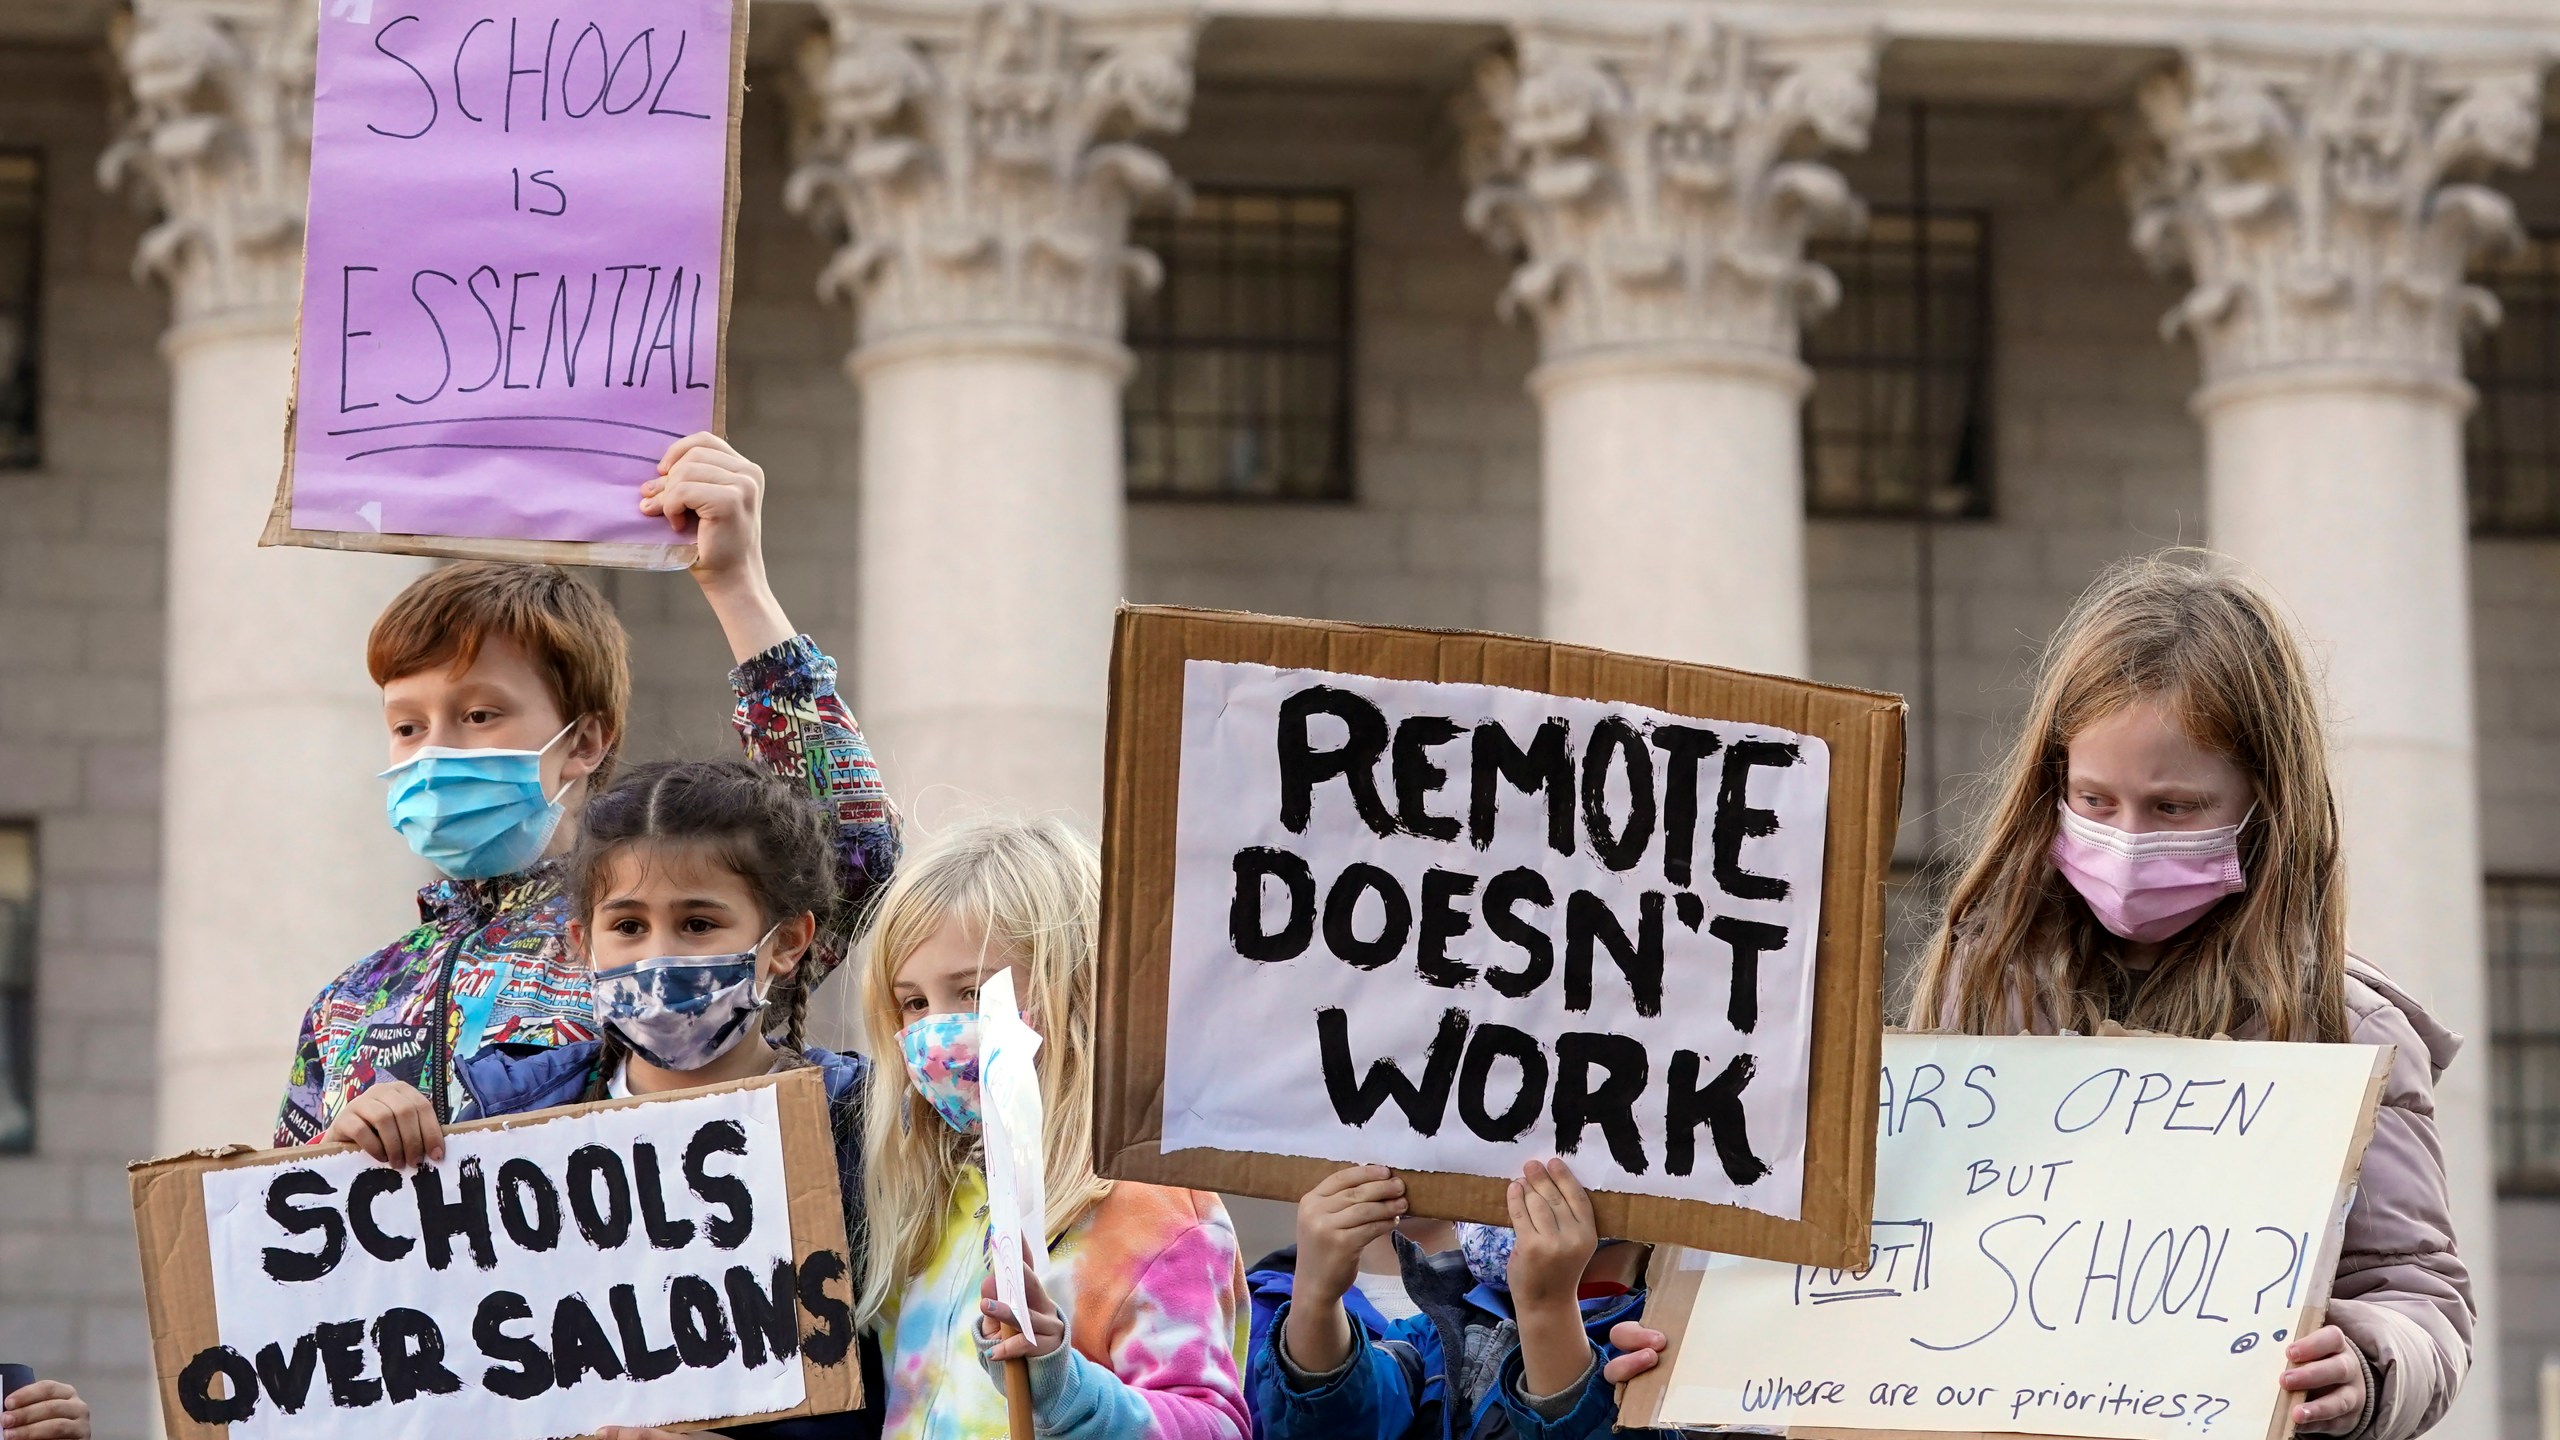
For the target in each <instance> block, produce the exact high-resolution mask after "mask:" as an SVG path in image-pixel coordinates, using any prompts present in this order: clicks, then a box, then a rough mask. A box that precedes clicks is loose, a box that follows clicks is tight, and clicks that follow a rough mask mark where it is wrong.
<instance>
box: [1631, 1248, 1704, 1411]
mask: <svg viewBox="0 0 2560 1440" xmlns="http://www.w3.org/2000/svg"><path fill="white" fill-rule="evenodd" d="M1684 1253H1685V1252H1684V1249H1683V1247H1681V1246H1678V1245H1657V1246H1655V1247H1654V1248H1653V1261H1652V1263H1651V1264H1649V1265H1647V1266H1646V1267H1645V1276H1644V1310H1643V1312H1642V1313H1641V1316H1640V1318H1641V1319H1642V1320H1643V1322H1644V1324H1645V1326H1646V1328H1648V1329H1652V1330H1659V1331H1661V1332H1662V1334H1663V1335H1664V1337H1665V1338H1667V1339H1668V1340H1669V1341H1670V1342H1671V1343H1669V1344H1668V1345H1665V1346H1663V1347H1662V1358H1661V1359H1660V1360H1659V1361H1657V1362H1656V1363H1655V1365H1654V1367H1653V1368H1652V1369H1650V1370H1647V1371H1646V1372H1644V1373H1643V1374H1641V1375H1639V1376H1637V1377H1636V1378H1634V1379H1633V1380H1630V1381H1628V1382H1627V1383H1626V1384H1624V1385H1621V1386H1619V1387H1618V1427H1619V1428H1620V1429H1626V1430H1643V1429H1651V1428H1654V1427H1655V1426H1656V1425H1657V1424H1658V1423H1659V1417H1660V1415H1661V1413H1662V1406H1663V1402H1664V1401H1666V1400H1668V1399H1669V1398H1670V1396H1671V1377H1672V1375H1673V1374H1674V1373H1675V1372H1677V1371H1678V1369H1679V1367H1680V1342H1681V1338H1682V1336H1683V1335H1684V1334H1685V1333H1686V1332H1687V1329H1688V1324H1687V1321H1688V1317H1689V1314H1690V1312H1691V1311H1693V1310H1694V1309H1696V1308H1697V1296H1698V1286H1699V1285H1700V1284H1702V1283H1704V1281H1705V1280H1706V1278H1707V1272H1705V1271H1704V1270H1700V1269H1697V1268H1696V1267H1694V1266H1691V1265H1689V1264H1688V1263H1686V1262H1685V1261H1684V1260H1683V1259H1682V1258H1681V1256H1682V1255H1683V1254H1684ZM1674 1317H1677V1318H1678V1319H1679V1320H1680V1321H1681V1323H1680V1324H1677V1325H1673V1324H1669V1323H1666V1322H1668V1321H1670V1320H1671V1319H1672V1318H1674Z"/></svg>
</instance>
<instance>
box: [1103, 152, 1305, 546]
mask: <svg viewBox="0 0 2560 1440" xmlns="http://www.w3.org/2000/svg"><path fill="white" fill-rule="evenodd" d="M1135 239H1136V241H1137V243H1139V244H1141V245H1143V246H1145V247H1146V248H1148V249H1149V250H1152V251H1154V252H1155V254H1156V257H1157V259H1158V260H1160V261H1161V262H1162V263H1163V265H1164V283H1163V285H1161V286H1160V287H1158V288H1157V290H1156V292H1155V294H1154V295H1153V296H1150V297H1148V298H1147V299H1145V300H1143V301H1140V302H1136V303H1133V304H1132V306H1131V308H1130V314H1129V347H1130V349H1131V351H1132V352H1134V353H1135V355H1136V357H1137V371H1136V373H1135V374H1134V375H1133V376H1132V377H1131V379H1130V384H1129V393H1128V403H1127V409H1126V414H1127V417H1128V418H1127V431H1126V445H1127V452H1128V453H1127V459H1128V475H1129V493H1130V494H1131V495H1132V496H1136V497H1140V498H1148V499H1210V500H1231V499H1257V500H1347V499H1349V498H1351V493H1352V492H1351V479H1352V477H1351V196H1350V195H1349V193H1347V192H1344V191H1339V190H1274V189H1239V188H1232V187H1224V186H1215V185H1203V186H1199V187H1197V188H1196V189H1195V191H1194V200H1193V203H1192V206H1191V210H1190V213H1188V214H1186V215H1183V216H1180V217H1148V218H1145V219H1142V220H1140V221H1139V222H1138V223H1137V225H1136V227H1135Z"/></svg>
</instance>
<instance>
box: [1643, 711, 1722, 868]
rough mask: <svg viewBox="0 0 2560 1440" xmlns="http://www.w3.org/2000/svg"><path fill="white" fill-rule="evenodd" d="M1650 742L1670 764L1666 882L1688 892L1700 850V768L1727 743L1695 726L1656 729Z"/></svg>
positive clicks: (1665, 781)
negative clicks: (1719, 747)
mask: <svg viewBox="0 0 2560 1440" xmlns="http://www.w3.org/2000/svg"><path fill="white" fill-rule="evenodd" d="M1650 738H1651V739H1652V741H1653V744H1654V748H1655V749H1657V750H1660V751H1661V752H1662V754H1663V758H1664V760H1666V761H1667V762H1668V764H1669V768H1668V769H1666V770H1665V771H1664V772H1663V776H1662V878H1663V879H1664V880H1665V881H1667V882H1669V883H1671V884H1673V885H1678V886H1681V887H1682V888H1684V889H1685V888H1687V887H1688V886H1689V885H1690V884H1691V883H1692V878H1693V877H1692V866H1693V864H1694V862H1695V860H1696V857H1697V850H1698V764H1699V762H1700V761H1702V760H1704V759H1706V758H1707V757H1708V756H1710V755H1713V754H1714V753H1716V747H1718V746H1719V745H1722V744H1723V743H1724V742H1723V741H1721V740H1719V739H1717V738H1716V736H1715V732H1713V731H1710V730H1700V729H1698V728H1697V727H1696V726H1693V725H1656V726H1655V727H1653V734H1652V736H1651V737H1650Z"/></svg>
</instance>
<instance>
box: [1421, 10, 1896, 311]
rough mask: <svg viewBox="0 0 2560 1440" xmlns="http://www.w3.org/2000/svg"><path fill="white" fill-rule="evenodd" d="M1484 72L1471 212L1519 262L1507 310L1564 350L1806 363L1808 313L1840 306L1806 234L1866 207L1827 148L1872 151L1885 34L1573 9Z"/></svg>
mask: <svg viewBox="0 0 2560 1440" xmlns="http://www.w3.org/2000/svg"><path fill="white" fill-rule="evenodd" d="M1515 39H1516V42H1517V50H1518V59H1517V60H1516V61H1514V60H1511V59H1508V58H1499V57H1498V58H1494V59H1490V60H1488V61H1486V62H1485V63H1484V64H1483V65H1482V66H1481V67H1480V68H1479V71H1478V74H1477V85H1476V95H1475V100H1476V103H1477V105H1478V106H1480V107H1481V113H1480V114H1479V115H1478V116H1476V117H1474V120H1473V122H1472V123H1470V124H1469V125H1468V127H1467V129H1468V132H1469V141H1468V145H1467V159H1468V168H1469V172H1470V173H1469V177H1468V178H1469V180H1470V181H1471V182H1472V185H1473V189H1472V193H1470V195H1469V196H1468V199H1467V223H1468V224H1469V225H1470V226H1471V227H1473V228H1474V229H1475V230H1476V231H1477V232H1478V233H1479V234H1481V235H1483V236H1484V237H1485V238H1486V239H1487V240H1488V241H1489V242H1490V243H1492V245H1493V246H1494V247H1495V248H1496V249H1498V250H1500V251H1502V252H1504V253H1506V254H1511V255H1515V256H1518V257H1519V258H1520V262H1521V263H1520V266H1519V268H1518V269H1517V270H1515V271H1514V272H1513V273H1512V276H1511V281H1510V283H1509V284H1508V285H1507V286H1506V287H1505V288H1504V290H1503V294H1502V308H1503V312H1504V314H1505V315H1506V316H1508V315H1512V314H1515V313H1517V312H1518V311H1521V310H1526V311H1527V312H1529V313H1530V314H1532V315H1534V316H1535V317H1536V318H1537V322H1538V329H1539V333H1540V335H1541V336H1542V338H1543V340H1544V344H1545V350H1546V354H1547V357H1548V358H1549V359H1551V360H1553V359H1558V358H1562V357H1565V356H1568V355H1573V354H1577V353H1581V352H1584V351H1588V350H1594V349H1599V348H1603V347H1614V346H1629V345H1660V344H1671V345H1697V344H1704V345H1707V346H1712V347H1720V348H1725V349H1739V350H1746V351H1753V352H1763V353H1766V354H1769V355H1773V356H1776V357H1778V358H1781V359H1783V360H1786V361H1789V362H1792V361H1793V360H1794V359H1795V355H1796V329H1797V326H1798V324H1799V323H1800V322H1801V321H1803V320H1807V319H1811V318H1813V317H1815V316H1818V315H1820V314H1822V313H1823V312H1824V311H1827V310H1828V309H1830V307H1831V306H1832V305H1833V304H1835V303H1836V302H1837V301H1838V299H1839V288H1840V287H1839V282H1838V281H1837V280H1836V279H1834V278H1833V276H1832V275H1831V272H1830V271H1828V270H1826V269H1824V268H1823V267H1822V266H1820V265H1817V264H1813V263H1811V262H1809V261H1807V260H1806V259H1805V258H1804V246H1805V239H1806V237H1807V236H1809V235H1812V234H1817V233H1831V232H1839V231H1847V230H1851V229H1854V228H1855V227H1856V226H1858V225H1859V224H1861V223H1863V220H1864V210H1863V207H1861V206H1860V204H1859V203H1858V200H1857V197H1855V196H1854V195H1852V194H1851V193H1850V191H1849V185H1848V182H1847V181H1846V180H1844V179H1842V178H1841V176H1840V173H1839V172H1838V171H1836V170H1834V169H1832V168H1831V167H1829V166H1827V165H1822V164H1818V163H1815V162H1813V161H1810V160H1806V159H1801V158H1793V157H1794V156H1796V154H1797V153H1798V152H1799V151H1802V150H1808V149H1811V148H1813V147H1814V146H1816V145H1822V146H1831V147H1836V148H1844V149H1852V150H1855V149H1863V148H1864V147H1865V145H1866V143H1867V128H1868V125H1869V123H1870V122H1871V121H1872V120H1873V119H1874V117H1875V106H1876V83H1875V64H1876V40H1875V37H1874V36H1873V34H1872V33H1870V32H1867V31H1864V30H1855V31H1834V32H1828V33H1821V34H1785V35H1781V34H1775V33H1771V34H1760V33H1754V32H1751V31H1746V30H1740V29H1735V28H1731V27H1726V26H1720V25H1717V24H1715V23H1713V22H1711V21H1709V20H1707V19H1705V18H1704V17H1692V18H1690V19H1688V20H1686V21H1683V22H1681V23H1678V24H1674V25H1672V26H1669V27H1667V28H1664V29H1659V30H1654V31H1651V32H1648V33H1643V34H1633V33H1628V32H1624V31H1617V32H1612V31H1606V30H1599V29H1593V28H1588V27H1583V26H1576V25H1573V24H1569V23H1565V22H1532V23H1526V24H1523V25H1521V26H1519V27H1518V28H1517V29H1516V31H1515Z"/></svg>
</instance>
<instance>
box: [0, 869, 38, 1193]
mask: <svg viewBox="0 0 2560 1440" xmlns="http://www.w3.org/2000/svg"><path fill="white" fill-rule="evenodd" d="M35 982H36V837H35V830H34V827H32V826H28V825H0V1154H24V1153H25V1152H27V1151H29V1150H32V1149H34V1148H35V1139H36V1116H35V1108H36V1100H35V1089H34V1086H35V1077H36V1065H35V1028H36V1007H35Z"/></svg>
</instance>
